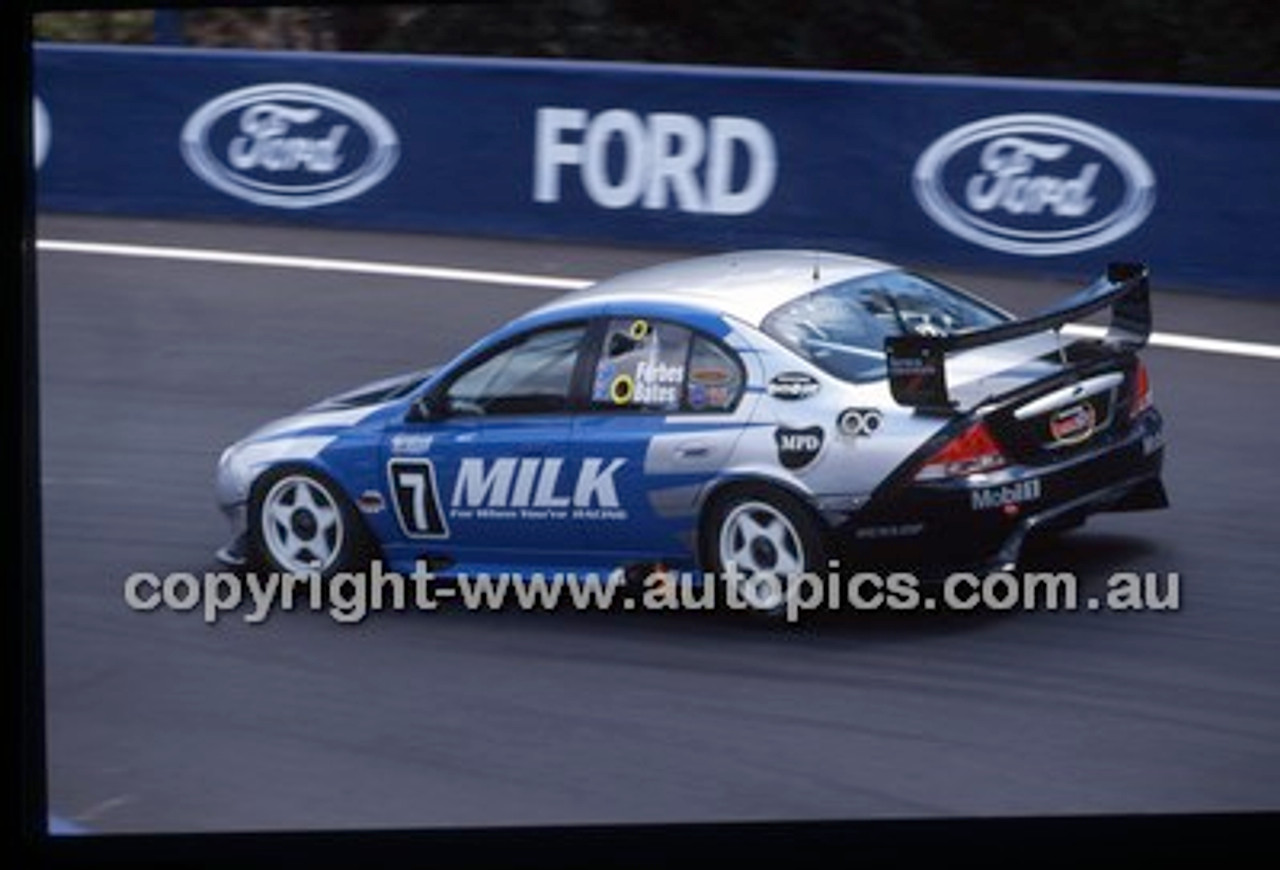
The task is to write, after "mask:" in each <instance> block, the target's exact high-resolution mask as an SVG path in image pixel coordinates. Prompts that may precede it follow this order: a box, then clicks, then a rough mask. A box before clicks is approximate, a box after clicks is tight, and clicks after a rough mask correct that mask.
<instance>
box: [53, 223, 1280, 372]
mask: <svg viewBox="0 0 1280 870" xmlns="http://www.w3.org/2000/svg"><path fill="white" fill-rule="evenodd" d="M36 247H37V248H38V249H39V250H41V251H59V252H63V253H71V254H99V255H104V256H112V257H143V258H147V259H160V260H186V261H189V262H198V263H230V264H235V265H242V266H269V267H275V268H282V269H312V270H316V271H322V272H357V273H360V274H362V275H389V276H394V277H401V278H432V279H436V280H442V281H465V282H470V283H473V284H501V285H504V286H509V287H538V288H541V289H547V290H580V289H582V288H583V287H588V286H590V285H591V284H592V283H594V282H593V281H589V280H585V279H582V278H557V277H553V276H549V275H524V274H519V273H515V272H488V271H483V270H478V269H455V268H449V267H444V266H413V265H408V264H402V263H373V262H368V261H364V260H336V259H332V258H329V257H295V256H282V255H278V254H253V253H248V252H244V251H215V250H208V249H205V248H172V247H159V246H155V245H124V244H115V243H110V242H76V241H67V240H63V239H39V240H37V241H36ZM1066 331H1068V332H1074V333H1075V334H1077V335H1087V336H1091V337H1097V336H1100V335H1102V334H1103V333H1104V332H1105V330H1104V329H1103V328H1101V327H1094V326H1087V325H1073V326H1070V327H1067V330H1066ZM1149 343H1150V344H1151V345H1152V346H1154V347H1167V348H1173V349H1175V350H1192V351H1198V352H1200V353H1217V354H1225V355H1228V356H1245V357H1255V358H1258V359H1275V360H1280V345H1275V344H1263V343H1261V342H1256V341H1236V340H1233V339H1225V338H1206V337H1203V336H1198V335H1184V334H1181V333H1175V332H1154V333H1152V334H1151V339H1150V342H1149Z"/></svg>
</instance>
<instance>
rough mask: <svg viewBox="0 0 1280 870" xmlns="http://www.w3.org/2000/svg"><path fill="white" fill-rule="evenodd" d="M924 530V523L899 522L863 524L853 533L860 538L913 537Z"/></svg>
mask: <svg viewBox="0 0 1280 870" xmlns="http://www.w3.org/2000/svg"><path fill="white" fill-rule="evenodd" d="M923 531H924V523H899V524H898V525H893V526H863V527H862V528H860V529H858V530H857V531H856V532H855V533H854V537H857V538H862V539H871V540H875V539H881V538H914V537H916V536H917V535H919V534H920V533H921V532H923Z"/></svg>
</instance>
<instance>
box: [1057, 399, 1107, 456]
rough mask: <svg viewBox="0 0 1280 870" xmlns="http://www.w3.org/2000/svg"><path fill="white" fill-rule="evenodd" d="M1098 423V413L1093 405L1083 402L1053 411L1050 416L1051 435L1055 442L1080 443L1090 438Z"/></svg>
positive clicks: (1063, 443) (1064, 443)
mask: <svg viewBox="0 0 1280 870" xmlns="http://www.w3.org/2000/svg"><path fill="white" fill-rule="evenodd" d="M1096 425H1097V414H1096V412H1095V411H1094V410H1093V405H1091V404H1089V403H1088V402H1081V403H1080V404H1078V405H1072V406H1071V407H1070V408H1063V409H1061V410H1059V411H1055V412H1054V413H1053V416H1051V417H1050V418H1049V435H1050V436H1051V437H1052V438H1053V440H1054V443H1055V444H1060V445H1063V446H1066V445H1069V444H1079V443H1080V442H1081V441H1087V440H1088V439H1089V436H1090V435H1092V434H1093V430H1094V428H1095V426H1096Z"/></svg>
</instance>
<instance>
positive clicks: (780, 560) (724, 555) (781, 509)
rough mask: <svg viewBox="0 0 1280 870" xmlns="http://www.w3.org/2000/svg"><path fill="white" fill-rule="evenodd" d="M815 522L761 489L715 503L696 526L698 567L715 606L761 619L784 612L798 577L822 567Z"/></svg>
mask: <svg viewBox="0 0 1280 870" xmlns="http://www.w3.org/2000/svg"><path fill="white" fill-rule="evenodd" d="M819 523H820V520H819V518H818V517H817V515H816V514H815V513H814V512H813V510H812V509H810V508H809V506H808V505H806V504H805V503H804V502H802V501H801V500H800V499H799V498H797V497H796V496H794V495H791V494H790V493H788V492H786V491H784V490H781V489H778V488H776V487H771V486H767V485H764V484H751V485H748V486H737V487H734V488H732V489H731V490H729V491H727V492H726V493H725V494H724V495H722V496H719V497H717V498H715V499H714V500H713V501H712V502H711V504H710V505H709V506H708V508H707V511H706V514H705V516H704V519H703V523H702V536H701V539H702V563H703V565H704V566H706V569H707V570H708V571H710V572H712V574H713V577H714V579H713V580H712V582H715V583H717V584H719V586H720V587H721V588H720V590H719V591H720V592H721V593H722V598H721V600H722V601H723V602H724V603H726V604H728V605H729V606H730V607H731V608H734V609H744V608H745V609H747V610H750V611H753V612H756V613H759V614H762V615H765V616H778V615H781V614H782V613H784V612H785V611H786V610H787V602H788V596H789V595H791V594H792V593H793V592H794V590H795V584H794V583H793V581H792V578H793V577H794V576H795V575H796V574H799V573H804V572H808V573H811V574H819V572H821V571H823V570H824V569H825V567H826V548H825V546H824V545H823V540H822V535H821V530H820V526H819Z"/></svg>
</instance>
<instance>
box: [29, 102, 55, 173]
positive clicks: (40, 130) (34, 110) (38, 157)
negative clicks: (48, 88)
mask: <svg viewBox="0 0 1280 870" xmlns="http://www.w3.org/2000/svg"><path fill="white" fill-rule="evenodd" d="M52 140H53V127H52V125H50V123H49V111H48V109H46V108H45V107H44V101H43V100H41V99H40V98H39V97H32V98H31V153H32V156H33V157H34V158H35V165H36V169H37V170H38V169H40V167H42V166H44V160H45V158H46V157H48V156H49V145H50V143H51V142H52Z"/></svg>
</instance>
